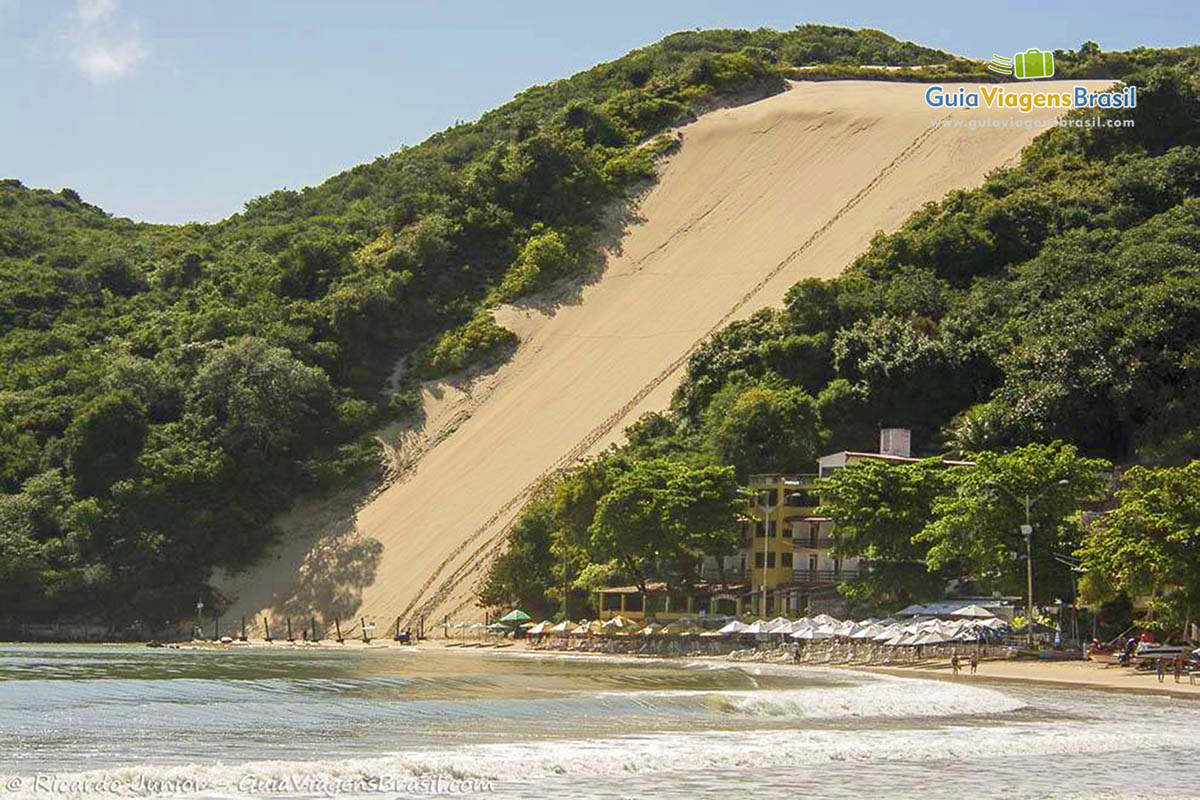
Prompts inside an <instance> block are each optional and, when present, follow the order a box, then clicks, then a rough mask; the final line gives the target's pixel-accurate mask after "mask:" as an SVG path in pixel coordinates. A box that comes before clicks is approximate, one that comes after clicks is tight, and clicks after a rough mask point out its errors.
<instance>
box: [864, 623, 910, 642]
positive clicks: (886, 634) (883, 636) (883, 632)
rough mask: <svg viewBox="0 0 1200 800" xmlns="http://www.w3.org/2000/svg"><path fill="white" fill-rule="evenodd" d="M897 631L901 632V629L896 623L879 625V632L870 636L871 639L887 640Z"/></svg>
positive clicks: (874, 640)
mask: <svg viewBox="0 0 1200 800" xmlns="http://www.w3.org/2000/svg"><path fill="white" fill-rule="evenodd" d="M899 633H903V631H902V630H901V629H900V626H899V625H897V624H896V623H892V624H891V625H880V626H879V632H878V633H876V634H875V635H874V636H872V637H871V641H873V642H887V641H888V640H890V639H892V638H894V637H895V636H896V635H897V634H899Z"/></svg>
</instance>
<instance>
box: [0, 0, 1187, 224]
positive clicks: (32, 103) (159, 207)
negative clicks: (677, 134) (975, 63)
mask: <svg viewBox="0 0 1200 800" xmlns="http://www.w3.org/2000/svg"><path fill="white" fill-rule="evenodd" d="M968 9H970V10H968ZM1198 9H1200V5H1198V4H1196V3H1195V2H1194V0H1193V2H1163V3H1146V4H1142V5H1141V6H1140V7H1139V4H1136V3H1130V2H1127V0H1126V2H1121V3H1116V2H1111V3H1110V2H1102V1H1100V0H1093V2H1086V3H1084V2H1053V3H1051V2H1038V3H1003V2H990V3H970V4H968V3H963V2H961V0H959V2H918V3H912V2H909V3H899V2H895V0H891V2H883V1H882V0H879V1H872V2H853V1H852V0H843V1H842V2H838V3H829V2H821V3H809V2H757V3H751V2H704V0H689V2H659V1H658V0H641V1H640V2H626V1H625V0H606V1H605V2H601V3H586V4H584V3H570V2H562V0H560V1H559V2H525V3H516V2H512V3H503V2H495V0H490V1H489V2H466V1H465V0H460V2H453V3H451V2H415V1H414V2H400V1H399V0H396V1H395V2H354V1H353V0H336V1H335V0H326V2H316V1H315V0H237V1H234V0H196V1H194V2H184V0H0V177H16V178H20V179H21V180H22V181H24V182H25V183H26V184H27V185H30V186H39V187H48V188H52V189H58V188H60V187H63V186H70V187H72V188H74V189H76V190H77V191H79V192H80V194H82V195H83V197H84V198H85V199H86V200H88V201H89V202H92V203H96V204H97V205H100V206H103V207H104V208H105V209H106V210H108V211H110V212H112V213H114V214H117V215H119V216H128V217H132V218H134V219H138V220H148V221H153V222H182V221H187V220H205V221H207V220H215V219H219V218H221V217H224V216H227V215H229V214H231V213H234V212H236V211H238V210H240V209H241V206H242V203H243V202H245V200H247V199H248V198H250V197H254V196H256V195H260V194H264V193H266V192H269V191H272V190H274V189H277V188H281V187H285V186H286V187H292V188H295V187H299V186H305V185H308V184H312V183H318V182H320V181H321V180H323V179H324V178H326V177H328V176H329V175H332V174H335V173H337V172H339V171H341V170H342V169H345V168H346V167H349V166H352V165H354V164H356V163H360V162H362V161H367V160H370V159H372V158H374V157H375V156H377V155H381V154H384V153H389V152H392V151H394V150H396V149H397V148H398V147H400V146H401V145H403V144H415V143H417V142H419V141H421V140H422V139H424V138H425V137H426V136H428V135H429V134H430V133H432V132H434V131H436V130H440V129H442V128H444V127H446V126H448V125H451V124H453V123H454V122H455V121H456V120H460V119H462V120H466V119H473V118H475V117H477V116H478V115H479V114H480V113H482V112H483V111H486V110H487V109H489V108H491V107H493V106H496V105H498V104H500V103H502V102H504V101H505V100H507V99H508V98H510V97H511V96H512V95H513V94H514V93H515V92H518V91H520V90H521V89H523V88H525V87H527V86H529V85H532V84H535V83H543V82H546V81H549V80H553V79H554V78H558V77H563V76H566V75H569V74H571V73H573V72H576V71H578V70H581V69H585V68H587V67H589V66H591V65H593V64H595V63H597V62H599V61H606V60H609V59H612V58H615V57H617V56H619V55H621V54H622V53H624V52H626V51H628V50H630V49H632V48H634V47H638V46H640V45H643V44H647V43H650V42H653V41H655V40H657V39H659V38H661V37H662V36H663V35H665V34H667V33H670V32H672V31H677V30H685V29H688V28H698V27H700V28H709V27H758V26H769V27H775V28H790V27H792V26H793V25H795V24H797V23H800V22H824V23H832V24H840V25H848V26H851V27H872V28H879V29H882V30H885V31H887V32H889V33H891V34H893V35H895V36H898V37H899V38H902V39H910V40H913V41H917V42H920V43H922V44H927V45H930V46H934V47H940V48H943V49H946V50H950V51H953V52H957V53H961V54H964V55H969V56H976V57H981V58H988V57H990V56H991V54H992V53H1001V54H1010V53H1012V52H1015V51H1017V50H1023V49H1026V48H1028V47H1041V48H1045V49H1051V48H1058V47H1062V48H1067V47H1070V48H1074V47H1076V46H1078V45H1079V44H1080V43H1081V42H1083V41H1085V40H1088V39H1092V40H1095V41H1097V42H1099V43H1100V44H1101V45H1102V46H1103V47H1104V48H1105V49H1126V48H1129V47H1133V46H1136V45H1139V44H1145V45H1150V46H1164V45H1175V44H1190V43H1197V42H1200V10H1198Z"/></svg>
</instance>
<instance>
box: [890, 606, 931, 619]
mask: <svg viewBox="0 0 1200 800" xmlns="http://www.w3.org/2000/svg"><path fill="white" fill-rule="evenodd" d="M928 613H929V609H927V608H925V606H922V605H918V604H916V603H913V604H912V605H911V606H906V607H905V608H902V609H900V610H899V611H897V612H896V616H897V617H915V616H917V615H918V614H928Z"/></svg>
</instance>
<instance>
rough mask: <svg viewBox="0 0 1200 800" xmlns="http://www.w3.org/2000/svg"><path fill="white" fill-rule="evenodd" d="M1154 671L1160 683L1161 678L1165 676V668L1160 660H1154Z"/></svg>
mask: <svg viewBox="0 0 1200 800" xmlns="http://www.w3.org/2000/svg"><path fill="white" fill-rule="evenodd" d="M1154 669H1155V671H1156V672H1157V673H1158V682H1159V683H1162V682H1163V678H1164V677H1165V676H1166V674H1167V666H1166V664H1164V663H1163V660H1162V659H1161V658H1156V659H1154Z"/></svg>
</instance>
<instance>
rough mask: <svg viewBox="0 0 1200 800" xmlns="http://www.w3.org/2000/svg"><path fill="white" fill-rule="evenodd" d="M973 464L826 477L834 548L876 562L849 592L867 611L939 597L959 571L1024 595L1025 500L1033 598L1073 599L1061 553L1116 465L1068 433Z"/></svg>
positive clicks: (960, 576) (869, 466)
mask: <svg viewBox="0 0 1200 800" xmlns="http://www.w3.org/2000/svg"><path fill="white" fill-rule="evenodd" d="M972 462H973V463H971V464H969V465H954V466H947V465H945V464H943V463H942V461H941V459H935V458H930V459H926V460H924V461H919V462H915V463H912V464H898V465H897V464H888V463H886V462H880V461H866V462H862V463H859V464H854V465H852V466H849V467H847V468H845V469H842V470H838V471H837V472H835V473H834V474H833V475H831V476H829V477H827V478H825V479H823V480H822V485H821V497H822V506H821V509H822V513H823V514H827V515H829V516H831V517H833V518H834V519H836V520H837V528H836V530H835V532H834V538H835V542H834V552H835V553H836V554H838V555H841V556H852V557H856V558H865V559H868V560H869V564H868V566H867V567H866V568H865V571H864V578H863V579H862V580H861V581H860V582H858V583H854V584H848V585H847V586H846V587H845V594H846V595H847V596H848V597H849V598H850V599H851V600H853V601H855V602H857V603H858V604H860V605H861V606H862V607H863V608H864V610H872V611H873V610H876V609H892V610H894V609H896V608H902V607H904V606H906V605H908V604H909V603H913V602H923V601H927V600H935V599H940V598H941V597H942V596H943V594H944V592H945V589H946V586H947V584H948V583H950V582H951V581H961V582H963V583H969V584H970V586H969V589H970V590H971V591H973V592H979V593H984V594H991V593H993V592H998V593H1000V594H1003V595H1008V596H1017V597H1020V596H1022V595H1024V594H1025V593H1026V589H1025V587H1026V574H1025V561H1024V558H1023V556H1024V549H1025V545H1024V542H1023V539H1022V537H1021V535H1020V534H1019V533H1018V531H1019V530H1020V527H1021V525H1023V524H1025V523H1026V517H1025V501H1026V500H1027V499H1028V500H1029V512H1030V513H1029V518H1028V523H1029V524H1031V525H1032V526H1033V535H1032V536H1031V538H1030V546H1031V552H1032V555H1033V564H1034V573H1035V574H1036V575H1037V581H1036V583H1035V585H1034V601H1035V602H1037V603H1053V602H1054V601H1055V600H1056V599H1060V598H1065V599H1067V600H1070V599H1071V598H1072V595H1073V591H1074V589H1073V586H1072V575H1071V573H1070V570H1069V568H1068V566H1067V564H1066V563H1065V560H1060V559H1062V555H1063V554H1066V555H1067V556H1070V554H1072V553H1073V552H1074V551H1075V550H1076V549H1078V548H1079V547H1080V546H1081V545H1082V543H1083V538H1084V537H1083V526H1082V525H1081V524H1080V519H1079V514H1078V511H1079V509H1080V508H1081V507H1083V506H1084V505H1085V504H1089V503H1098V502H1102V501H1103V499H1104V494H1103V489H1104V475H1105V471H1106V470H1107V469H1109V468H1110V467H1111V465H1110V464H1109V463H1108V462H1106V461H1104V460H1102V459H1090V458H1086V457H1084V456H1082V455H1081V454H1080V453H1079V451H1078V450H1077V449H1076V448H1075V447H1073V446H1072V445H1064V444H1062V443H1061V442H1057V443H1054V444H1050V445H1044V444H1037V443H1035V444H1029V445H1025V446H1023V447H1019V448H1015V449H1013V450H1012V451H1010V452H1005V453H995V452H987V451H985V452H982V453H978V454H972Z"/></svg>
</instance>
